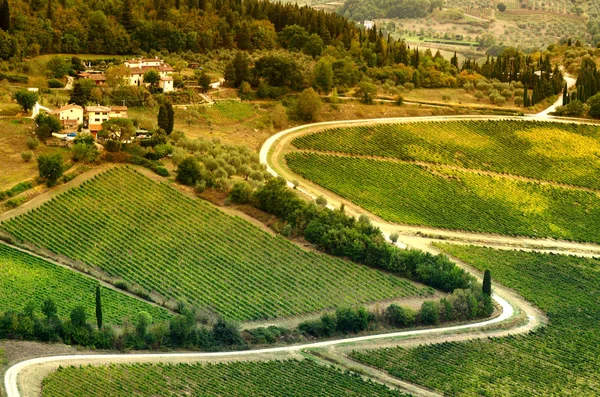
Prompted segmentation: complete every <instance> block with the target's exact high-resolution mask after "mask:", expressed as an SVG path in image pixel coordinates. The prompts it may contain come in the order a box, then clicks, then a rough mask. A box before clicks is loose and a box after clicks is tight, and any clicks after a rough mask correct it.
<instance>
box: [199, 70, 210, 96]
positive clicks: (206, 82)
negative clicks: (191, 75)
mask: <svg viewBox="0 0 600 397" xmlns="http://www.w3.org/2000/svg"><path fill="white" fill-rule="evenodd" d="M198 85H199V86H200V87H201V88H202V92H206V91H208V90H209V89H210V76H209V75H208V73H206V71H205V70H203V71H202V72H200V74H199V75H198Z"/></svg>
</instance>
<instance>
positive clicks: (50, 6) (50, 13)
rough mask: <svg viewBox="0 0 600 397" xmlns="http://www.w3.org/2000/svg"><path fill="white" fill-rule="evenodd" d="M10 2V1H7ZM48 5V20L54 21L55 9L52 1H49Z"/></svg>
mask: <svg viewBox="0 0 600 397" xmlns="http://www.w3.org/2000/svg"><path fill="white" fill-rule="evenodd" d="M7 1H8V0H7ZM47 1H48V3H47V4H46V19H49V20H51V21H52V20H53V19H54V7H53V4H52V0H47Z"/></svg>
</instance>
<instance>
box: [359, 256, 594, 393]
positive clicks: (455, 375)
mask: <svg viewBox="0 0 600 397" xmlns="http://www.w3.org/2000/svg"><path fill="white" fill-rule="evenodd" d="M442 248H443V249H444V250H445V251H447V252H448V253H450V254H452V255H454V256H457V257H459V258H460V259H461V260H463V261H465V262H467V263H469V264H471V265H473V266H475V267H477V268H478V269H479V270H484V269H490V270H491V274H492V279H493V280H495V281H497V282H499V283H502V284H503V285H505V286H507V287H509V288H513V289H515V290H516V291H517V292H519V293H520V294H521V295H522V296H523V297H524V298H525V299H527V300H529V301H531V302H533V303H534V304H535V305H536V306H538V307H539V308H540V309H542V310H544V311H545V312H546V313H547V315H548V317H549V319H550V323H549V324H548V325H547V326H546V327H545V328H543V329H540V330H537V331H535V332H532V333H530V334H528V335H522V336H509V337H505V338H493V339H481V340H475V341H470V342H449V343H443V344H439V345H428V346H421V347H417V348H414V349H404V348H393V349H382V350H374V351H370V352H355V353H353V354H352V357H353V358H354V359H356V360H358V361H361V362H364V363H366V364H368V365H371V366H374V367H378V368H381V369H383V370H385V371H387V372H389V373H390V374H391V375H392V376H394V377H397V378H400V379H403V380H406V381H409V382H412V383H416V384H420V385H424V386H426V387H428V388H431V389H434V390H436V391H438V392H440V393H443V394H444V395H445V396H456V397H459V396H460V397H471V396H488V397H504V396H518V397H521V396H522V397H529V396H542V397H546V396H547V397H550V396H598V395H600V333H599V332H598V323H599V321H600V311H599V310H598V302H599V301H600V291H599V290H598V285H599V284H600V260H598V259H587V258H576V257H572V256H559V255H551V254H538V253H528V252H517V251H502V250H500V251H496V250H493V249H489V248H481V247H469V246H458V245H457V246H454V245H449V244H444V245H442Z"/></svg>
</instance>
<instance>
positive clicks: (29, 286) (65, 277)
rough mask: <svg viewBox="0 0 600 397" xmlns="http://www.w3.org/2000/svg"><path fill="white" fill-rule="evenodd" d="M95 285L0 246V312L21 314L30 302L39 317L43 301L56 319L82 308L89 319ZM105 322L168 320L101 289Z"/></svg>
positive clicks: (152, 308)
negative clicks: (147, 317)
mask: <svg viewBox="0 0 600 397" xmlns="http://www.w3.org/2000/svg"><path fill="white" fill-rule="evenodd" d="M97 284H98V283H97V282H96V281H94V280H93V279H91V278H89V277H85V276H83V275H81V274H78V273H75V272H72V271H70V270H68V269H64V268H62V267H60V266H58V265H55V264H53V263H50V262H47V261H44V260H42V259H39V258H37V257H34V256H31V255H29V254H26V253H23V252H21V251H18V250H16V249H14V248H11V247H8V246H6V245H4V244H0V311H2V312H4V311H8V310H17V311H20V310H22V309H23V308H24V307H25V305H27V304H28V303H29V302H32V303H33V304H34V305H35V307H36V309H37V312H38V314H39V315H41V305H42V302H43V301H44V300H46V299H47V298H52V299H53V300H54V303H56V306H57V309H58V315H59V316H60V317H68V316H69V313H70V311H71V309H73V308H74V307H75V306H77V305H83V306H84V307H85V308H86V311H87V313H88V316H89V318H94V316H95V313H96V312H95V308H96V306H95V305H96V301H95V297H96V295H95V293H96V285H97ZM102 309H103V314H104V319H105V322H107V323H109V324H121V323H122V322H123V320H124V319H127V318H128V319H130V320H134V319H135V318H137V315H138V313H139V312H140V311H145V312H147V313H148V314H150V315H151V316H152V318H153V319H154V320H155V321H156V320H158V321H160V320H165V319H167V318H169V317H170V314H169V312H168V311H167V310H165V309H162V308H159V307H155V306H152V305H150V304H149V303H144V302H143V301H140V300H138V299H135V298H132V297H129V296H127V295H125V294H122V293H120V292H118V291H114V290H112V289H109V288H103V289H102Z"/></svg>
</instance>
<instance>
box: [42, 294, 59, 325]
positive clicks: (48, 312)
mask: <svg viewBox="0 0 600 397" xmlns="http://www.w3.org/2000/svg"><path fill="white" fill-rule="evenodd" d="M57 313H58V310H57V309H56V303H54V301H53V300H52V298H46V300H45V301H44V303H42V314H43V315H44V316H46V319H47V320H50V319H52V318H55V317H56V314H57Z"/></svg>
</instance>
